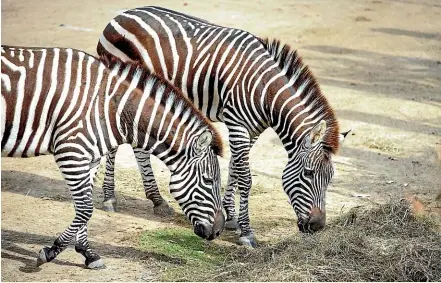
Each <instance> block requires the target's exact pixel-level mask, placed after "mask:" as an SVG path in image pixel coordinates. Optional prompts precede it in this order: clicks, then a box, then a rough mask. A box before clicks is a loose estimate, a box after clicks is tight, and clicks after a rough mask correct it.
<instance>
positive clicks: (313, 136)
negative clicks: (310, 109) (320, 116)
mask: <svg viewBox="0 0 441 283" xmlns="http://www.w3.org/2000/svg"><path fill="white" fill-rule="evenodd" d="M325 133H326V121H325V120H321V121H320V122H319V123H318V124H317V125H316V126H315V127H314V128H312V130H311V133H310V134H309V138H310V141H311V144H312V145H315V144H317V143H318V142H321V141H322V140H323V137H324V136H325Z"/></svg>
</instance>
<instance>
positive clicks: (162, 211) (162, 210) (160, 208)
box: [153, 200, 175, 217]
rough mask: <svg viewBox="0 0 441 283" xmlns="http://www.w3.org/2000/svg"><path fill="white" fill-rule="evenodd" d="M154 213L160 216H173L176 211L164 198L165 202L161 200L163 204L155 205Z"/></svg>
mask: <svg viewBox="0 0 441 283" xmlns="http://www.w3.org/2000/svg"><path fill="white" fill-rule="evenodd" d="M153 213H154V214H156V215H158V216H162V217H165V216H173V215H174V214H175V211H174V209H173V208H171V207H170V206H169V205H168V203H167V202H166V201H165V200H164V201H163V202H161V204H159V205H156V206H154V207H153Z"/></svg>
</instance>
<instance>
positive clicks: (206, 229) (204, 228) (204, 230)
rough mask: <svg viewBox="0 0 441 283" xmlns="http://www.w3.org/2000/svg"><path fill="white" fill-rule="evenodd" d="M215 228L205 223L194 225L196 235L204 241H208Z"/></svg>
mask: <svg viewBox="0 0 441 283" xmlns="http://www.w3.org/2000/svg"><path fill="white" fill-rule="evenodd" d="M212 230H213V226H211V225H209V224H205V223H199V222H198V223H196V224H195V225H194V233H195V234H196V235H198V236H199V237H201V238H202V239H208V238H209V237H210V235H211V231H212Z"/></svg>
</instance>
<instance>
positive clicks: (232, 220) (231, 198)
mask: <svg viewBox="0 0 441 283" xmlns="http://www.w3.org/2000/svg"><path fill="white" fill-rule="evenodd" d="M258 138H259V136H255V137H253V138H252V139H251V140H250V150H251V148H252V147H253V145H254V144H255V143H256V141H257V139H258ZM236 189H237V174H236V172H235V167H234V161H233V158H231V159H230V166H229V168H228V183H227V188H226V190H225V194H224V199H223V201H222V204H223V206H224V209H225V211H226V213H227V221H226V222H225V229H227V230H233V231H237V230H238V229H239V223H238V220H237V216H236V210H235V194H236Z"/></svg>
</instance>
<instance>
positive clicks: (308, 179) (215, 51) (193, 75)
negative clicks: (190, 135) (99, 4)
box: [97, 7, 346, 246]
mask: <svg viewBox="0 0 441 283" xmlns="http://www.w3.org/2000/svg"><path fill="white" fill-rule="evenodd" d="M97 52H98V54H99V55H100V56H101V57H106V56H117V57H119V58H121V59H122V60H124V61H138V62H141V63H142V64H143V65H144V66H145V67H147V68H148V69H149V70H151V71H153V72H155V73H156V74H157V75H159V76H161V77H163V78H164V79H166V80H168V81H169V82H171V83H173V84H174V85H175V86H176V87H178V88H180V89H181V90H182V92H183V93H184V94H185V95H186V96H187V97H188V98H189V99H190V100H191V101H192V102H193V103H194V105H195V106H196V107H197V108H199V109H200V110H201V111H202V113H204V114H205V115H206V116H207V117H208V118H209V119H210V120H212V121H219V122H224V123H225V125H226V126H227V128H228V130H229V144H230V148H231V160H230V166H229V181H228V187H227V190H226V192H225V196H224V200H223V205H224V208H225V210H226V212H227V225H226V227H227V228H235V227H236V226H237V222H238V223H239V226H240V229H241V237H240V241H241V242H242V243H243V244H246V245H252V246H254V245H255V241H254V233H253V232H252V229H251V227H250V223H249V215H248V197H249V194H250V188H251V174H250V167H249V161H248V160H249V152H250V149H251V147H252V145H253V144H254V142H255V141H256V140H257V138H258V137H259V135H260V134H261V133H262V132H263V131H264V130H265V129H266V128H269V127H271V128H273V129H274V131H275V132H276V133H277V135H278V136H279V138H280V139H281V141H282V143H283V145H284V147H285V149H286V151H287V153H288V159H289V161H288V164H287V165H286V167H285V169H284V172H283V188H284V191H285V192H286V194H287V195H288V196H289V199H290V202H291V204H292V206H293V208H294V210H295V212H296V214H297V217H298V227H299V229H300V230H301V231H311V232H313V231H317V230H320V229H321V228H323V227H324V225H325V192H326V188H327V186H328V184H329V183H330V181H331V179H332V177H333V174H334V167H333V163H332V155H333V154H335V153H336V152H337V150H338V148H339V141H341V140H342V139H343V138H344V136H345V135H346V133H345V134H340V133H339V132H338V123H337V120H336V117H335V115H334V112H333V110H332V108H331V106H330V105H329V103H328V102H327V100H326V98H325V97H324V96H323V95H322V93H321V91H320V88H319V86H318V84H317V82H316V80H315V78H314V76H313V75H312V73H311V72H310V70H309V69H308V67H307V66H306V65H304V64H303V62H302V59H301V57H300V56H299V55H298V53H297V52H296V51H293V50H292V49H291V48H290V47H289V46H288V45H284V46H283V47H281V46H280V43H279V41H276V40H274V41H268V40H261V39H260V38H257V37H256V36H254V35H252V34H250V33H249V32H246V31H243V30H239V29H233V28H227V27H222V26H218V25H214V24H211V23H209V22H207V21H205V20H202V19H198V18H195V17H192V16H188V15H185V14H182V13H179V12H175V11H171V10H168V9H164V8H159V7H143V8H137V9H132V10H129V11H126V12H123V13H122V14H120V15H118V16H117V17H115V18H114V19H113V20H112V21H111V22H110V23H109V24H108V25H107V26H106V27H105V29H104V31H103V33H102V35H101V36H100V39H99V42H98V46H97ZM108 163H109V164H110V163H112V161H110V160H108ZM110 167H111V166H110V165H109V166H108V168H110ZM111 169H112V170H113V168H111ZM144 171H145V172H150V171H151V168H150V167H145V168H144ZM143 174H146V173H143ZM150 176H152V175H150ZM147 182H151V183H152V182H154V179H153V177H151V178H150V179H149V180H147ZM236 185H237V187H238V188H239V191H240V209H239V218H238V219H237V218H236V215H235V207H234V192H235V188H236ZM109 187H113V186H109ZM150 188H155V185H152V184H150Z"/></svg>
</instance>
